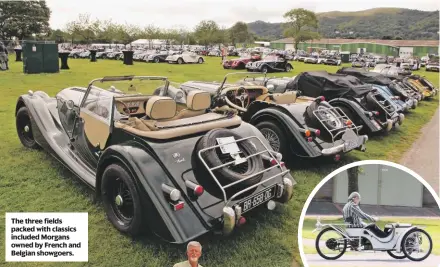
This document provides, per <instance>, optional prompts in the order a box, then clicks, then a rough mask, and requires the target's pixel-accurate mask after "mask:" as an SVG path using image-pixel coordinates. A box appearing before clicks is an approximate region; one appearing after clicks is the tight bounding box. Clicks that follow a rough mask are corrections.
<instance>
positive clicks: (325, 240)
mask: <svg viewBox="0 0 440 267" xmlns="http://www.w3.org/2000/svg"><path fill="white" fill-rule="evenodd" d="M315 247H316V251H317V252H318V254H319V256H321V257H323V258H324V259H326V260H336V259H339V258H340V257H341V256H342V255H344V253H345V251H346V250H347V240H346V239H345V238H344V236H342V235H341V234H340V233H338V232H337V231H336V230H334V229H332V228H327V229H324V230H322V231H321V232H320V233H319V235H318V237H316V242H315Z"/></svg>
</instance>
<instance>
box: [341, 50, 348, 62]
mask: <svg viewBox="0 0 440 267" xmlns="http://www.w3.org/2000/svg"><path fill="white" fill-rule="evenodd" d="M340 55H341V62H342V63H349V62H350V52H349V51H344V52H341V53H340Z"/></svg>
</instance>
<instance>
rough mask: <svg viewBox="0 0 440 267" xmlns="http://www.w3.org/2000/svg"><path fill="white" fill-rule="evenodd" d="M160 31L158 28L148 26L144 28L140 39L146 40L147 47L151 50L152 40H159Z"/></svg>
mask: <svg viewBox="0 0 440 267" xmlns="http://www.w3.org/2000/svg"><path fill="white" fill-rule="evenodd" d="M161 34H162V32H161V30H160V28H158V27H156V26H154V25H148V26H146V27H145V28H144V29H143V31H142V37H144V38H145V39H147V40H148V47H149V48H150V49H151V48H152V42H153V40H154V39H159V38H160V37H161Z"/></svg>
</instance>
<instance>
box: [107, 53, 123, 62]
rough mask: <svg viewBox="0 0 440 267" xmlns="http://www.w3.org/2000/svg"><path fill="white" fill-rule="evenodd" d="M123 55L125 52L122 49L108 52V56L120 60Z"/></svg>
mask: <svg viewBox="0 0 440 267" xmlns="http://www.w3.org/2000/svg"><path fill="white" fill-rule="evenodd" d="M123 55H124V53H122V51H113V52H110V53H107V58H108V59H116V60H119V59H120V58H121V56H123Z"/></svg>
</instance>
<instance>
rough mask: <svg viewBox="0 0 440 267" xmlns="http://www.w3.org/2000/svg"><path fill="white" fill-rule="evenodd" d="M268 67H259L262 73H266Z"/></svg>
mask: <svg viewBox="0 0 440 267" xmlns="http://www.w3.org/2000/svg"><path fill="white" fill-rule="evenodd" d="M268 70H269V69H268V68H267V66H263V67H262V68H261V72H263V73H267V72H268Z"/></svg>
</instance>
